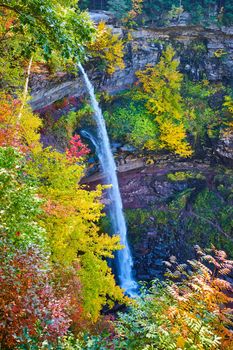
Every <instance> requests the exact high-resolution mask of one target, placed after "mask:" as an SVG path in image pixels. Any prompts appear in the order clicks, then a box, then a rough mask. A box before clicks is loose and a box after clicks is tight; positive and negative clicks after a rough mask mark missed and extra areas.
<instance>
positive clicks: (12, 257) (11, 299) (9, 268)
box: [0, 243, 70, 349]
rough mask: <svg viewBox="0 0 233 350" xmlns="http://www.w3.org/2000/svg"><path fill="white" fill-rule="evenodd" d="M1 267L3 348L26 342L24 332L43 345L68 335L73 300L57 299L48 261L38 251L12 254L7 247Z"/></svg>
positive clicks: (0, 338)
mask: <svg viewBox="0 0 233 350" xmlns="http://www.w3.org/2000/svg"><path fill="white" fill-rule="evenodd" d="M0 263H1V268H0V284H1V289H0V310H1V312H0V315H1V317H0V318H1V322H0V348H2V349H4V348H10V349H12V348H13V347H14V346H15V344H16V343H17V344H19V343H22V344H23V343H24V341H25V342H26V340H25V339H23V330H24V329H27V331H28V334H29V336H30V337H34V338H35V339H37V341H38V343H39V344H40V343H41V342H42V341H44V340H48V341H50V342H56V340H57V337H59V336H63V335H65V334H66V332H67V330H68V328H69V326H70V319H69V318H68V316H67V308H68V305H69V303H70V299H69V296H68V297H66V298H57V297H56V296H55V293H54V290H53V288H52V286H51V285H50V284H49V281H48V278H49V273H48V268H47V258H46V257H45V256H43V254H42V253H41V252H40V251H39V250H38V249H37V248H36V247H31V248H29V249H28V250H27V251H25V252H22V251H21V250H14V252H13V253H12V252H11V251H10V248H9V244H8V245H7V244H5V243H4V244H3V247H1V255H0ZM38 327H39V329H40V332H39V333H38ZM19 339H20V340H19Z"/></svg>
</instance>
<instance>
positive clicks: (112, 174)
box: [78, 63, 137, 296]
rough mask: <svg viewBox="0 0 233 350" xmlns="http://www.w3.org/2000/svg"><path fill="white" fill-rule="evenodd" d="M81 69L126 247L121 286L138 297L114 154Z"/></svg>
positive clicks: (116, 226)
mask: <svg viewBox="0 0 233 350" xmlns="http://www.w3.org/2000/svg"><path fill="white" fill-rule="evenodd" d="M78 66H79V69H80V71H81V72H82V74H83V77H84V80H85V83H86V86H87V89H88V92H89V95H90V99H91V104H92V107H93V109H94V119H95V121H96V124H97V128H98V129H97V131H98V145H96V142H95V146H96V152H97V155H98V158H99V161H100V164H101V167H102V170H103V173H104V175H105V177H106V179H107V182H108V183H109V184H111V185H112V186H111V188H110V189H109V190H108V194H109V199H110V202H111V204H110V217H111V222H112V227H113V231H114V233H116V234H119V235H120V239H121V244H122V245H124V247H125V248H124V249H122V250H120V251H118V252H117V270H118V278H119V282H120V286H121V287H122V288H123V289H124V290H125V291H126V293H127V294H128V295H130V296H135V295H137V292H136V289H137V283H136V282H135V281H134V279H133V277H132V267H133V260H132V256H131V252H130V249H129V244H128V241H127V229H126V223H125V218H124V214H123V206H122V199H121V194H120V190H119V184H118V179H117V173H116V164H115V161H114V158H113V154H112V151H111V147H110V142H109V138H108V134H107V130H106V125H105V121H104V117H103V114H102V111H101V109H100V107H99V104H98V102H97V100H96V97H95V92H94V87H93V85H92V84H91V82H90V80H89V78H88V76H87V74H86V72H85V71H84V69H83V67H82V65H81V64H80V63H79V65H78Z"/></svg>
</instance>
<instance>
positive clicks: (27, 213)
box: [0, 147, 45, 247]
mask: <svg viewBox="0 0 233 350" xmlns="http://www.w3.org/2000/svg"><path fill="white" fill-rule="evenodd" d="M0 179H1V186H0V202H1V232H2V233H1V234H3V235H4V234H6V235H7V236H8V239H10V240H11V242H13V243H14V244H15V245H16V246H20V247H27V246H29V245H30V244H32V243H34V244H38V245H39V246H44V244H45V234H44V230H43V229H42V227H41V226H39V224H38V221H39V215H41V213H42V210H41V204H42V200H41V199H40V198H39V197H38V196H37V187H36V186H35V183H34V182H33V181H32V179H30V177H28V176H26V167H25V159H24V158H23V157H22V156H21V155H20V154H19V153H18V152H17V151H16V150H15V149H13V148H10V147H7V148H3V147H1V148H0Z"/></svg>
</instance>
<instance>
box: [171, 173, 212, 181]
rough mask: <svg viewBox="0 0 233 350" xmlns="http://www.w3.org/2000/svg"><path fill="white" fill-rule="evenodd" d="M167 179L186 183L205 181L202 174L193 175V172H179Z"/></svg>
mask: <svg viewBox="0 0 233 350" xmlns="http://www.w3.org/2000/svg"><path fill="white" fill-rule="evenodd" d="M167 178H168V179H169V180H171V181H185V180H188V179H205V177H204V176H203V175H202V174H200V173H193V172H191V171H186V172H182V171H177V172H175V173H170V174H168V175H167Z"/></svg>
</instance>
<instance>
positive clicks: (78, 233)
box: [30, 148, 123, 321]
mask: <svg viewBox="0 0 233 350" xmlns="http://www.w3.org/2000/svg"><path fill="white" fill-rule="evenodd" d="M30 173H31V174H32V175H34V176H35V177H36V178H37V179H38V178H39V179H40V181H41V186H40V189H39V193H40V196H41V197H42V198H44V199H45V204H44V215H43V216H41V223H40V224H41V226H43V227H44V228H45V229H46V232H47V235H48V240H49V243H50V247H51V252H52V260H53V261H54V262H56V263H58V264H59V265H61V266H64V267H68V266H71V265H72V264H74V263H76V264H78V266H80V269H79V271H78V275H79V277H80V280H81V284H82V297H83V303H84V309H85V312H86V315H87V316H89V317H90V318H91V319H92V321H96V320H97V318H98V316H99V313H100V310H101V308H102V307H103V305H105V304H106V303H108V298H107V296H109V297H110V300H120V299H122V297H123V294H122V291H121V289H120V288H119V287H117V286H116V284H115V280H114V276H113V274H112V271H111V269H110V268H109V267H108V265H107V263H106V261H105V258H112V257H113V254H112V252H113V251H115V250H117V249H120V248H121V245H120V243H119V237H118V236H113V237H110V236H109V235H107V234H103V233H101V232H100V231H99V227H98V221H99V219H100V218H101V217H102V216H103V213H102V209H103V204H101V202H100V197H101V195H102V187H101V186H98V187H97V189H96V190H95V191H87V190H86V189H85V188H84V187H83V186H81V185H79V184H78V183H79V181H80V179H81V177H82V176H83V166H81V165H79V164H76V163H70V160H68V159H66V156H65V155H64V154H61V153H59V152H57V151H54V150H51V149H49V148H47V149H44V150H43V151H42V152H40V153H37V154H36V155H35V156H34V159H33V162H32V163H31V169H30Z"/></svg>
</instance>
